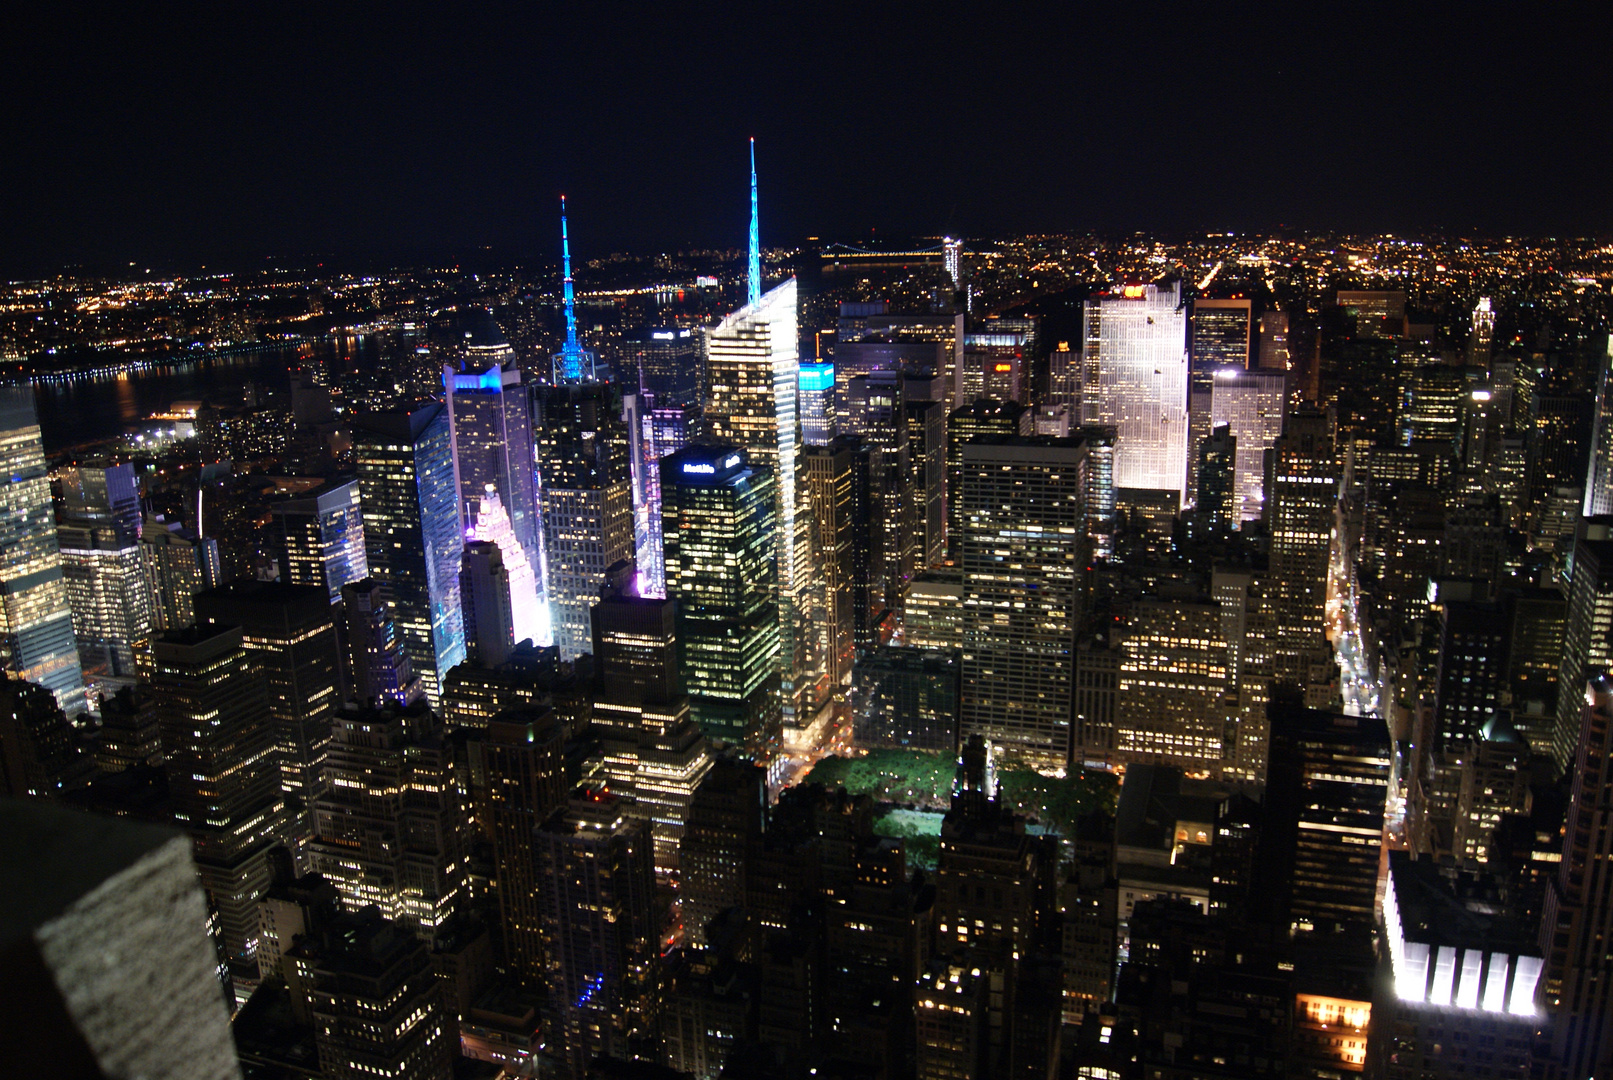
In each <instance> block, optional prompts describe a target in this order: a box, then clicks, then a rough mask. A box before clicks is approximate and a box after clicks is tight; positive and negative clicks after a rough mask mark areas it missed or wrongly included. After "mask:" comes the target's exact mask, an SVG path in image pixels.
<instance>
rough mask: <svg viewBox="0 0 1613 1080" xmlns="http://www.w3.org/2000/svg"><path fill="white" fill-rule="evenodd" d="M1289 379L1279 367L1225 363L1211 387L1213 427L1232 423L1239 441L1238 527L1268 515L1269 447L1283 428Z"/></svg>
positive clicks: (1235, 479)
mask: <svg viewBox="0 0 1613 1080" xmlns="http://www.w3.org/2000/svg"><path fill="white" fill-rule="evenodd" d="M1284 384H1285V379H1284V376H1283V373H1282V372H1280V371H1262V370H1259V369H1253V370H1244V369H1239V368H1221V369H1220V370H1218V371H1217V372H1216V373H1215V378H1214V384H1213V385H1212V387H1211V389H1210V427H1211V429H1212V430H1213V429H1214V428H1218V427H1220V426H1221V425H1222V424H1225V425H1227V426H1228V427H1229V428H1231V434H1232V437H1233V438H1234V439H1236V440H1237V456H1236V459H1235V461H1234V463H1233V467H1232V506H1230V507H1229V508H1228V509H1229V511H1230V513H1231V517H1232V523H1233V526H1234V527H1239V526H1241V525H1242V523H1243V522H1245V521H1254V520H1256V519H1258V518H1261V517H1263V516H1264V514H1265V497H1266V496H1265V486H1266V452H1267V451H1268V450H1270V449H1271V448H1272V447H1273V446H1275V445H1276V444H1277V439H1278V438H1279V437H1280V436H1281V435H1282V433H1283V399H1284Z"/></svg>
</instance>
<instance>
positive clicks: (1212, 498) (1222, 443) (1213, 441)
mask: <svg viewBox="0 0 1613 1080" xmlns="http://www.w3.org/2000/svg"><path fill="white" fill-rule="evenodd" d="M1237 452H1238V440H1237V439H1236V438H1235V437H1234V436H1233V434H1232V429H1231V428H1230V427H1229V426H1228V425H1226V424H1220V425H1218V426H1217V427H1216V428H1215V429H1214V430H1213V431H1211V433H1210V435H1209V437H1208V438H1205V439H1203V440H1202V441H1200V443H1199V445H1198V447H1197V453H1198V460H1199V463H1198V469H1197V470H1196V471H1197V475H1198V485H1197V490H1198V495H1197V500H1198V517H1199V518H1200V519H1201V520H1203V521H1204V522H1206V523H1208V524H1210V525H1213V526H1216V527H1219V528H1223V529H1226V528H1230V527H1231V526H1232V514H1231V506H1232V488H1233V476H1234V472H1235V470H1234V462H1235V459H1236V457H1237Z"/></svg>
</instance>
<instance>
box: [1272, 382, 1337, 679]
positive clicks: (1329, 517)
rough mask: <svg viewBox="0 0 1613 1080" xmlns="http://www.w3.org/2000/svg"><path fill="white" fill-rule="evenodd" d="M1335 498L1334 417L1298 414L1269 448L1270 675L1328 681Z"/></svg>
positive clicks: (1310, 413) (1321, 414) (1317, 414)
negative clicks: (1272, 629)
mask: <svg viewBox="0 0 1613 1080" xmlns="http://www.w3.org/2000/svg"><path fill="white" fill-rule="evenodd" d="M1338 495H1339V474H1338V467H1337V464H1336V462H1335V460H1334V456H1333V432H1332V423H1331V418H1330V417H1329V416H1328V415H1327V414H1325V413H1319V412H1296V413H1295V414H1294V415H1293V417H1291V418H1290V421H1289V424H1288V430H1287V432H1286V433H1285V434H1284V435H1283V437H1282V438H1280V439H1278V440H1277V445H1276V446H1275V447H1274V448H1273V451H1272V471H1271V490H1270V491H1269V492H1268V493H1267V496H1266V497H1267V501H1268V505H1269V507H1270V509H1269V510H1268V511H1267V514H1266V520H1267V530H1268V531H1269V533H1270V534H1271V580H1272V581H1273V583H1274V584H1275V585H1276V591H1275V593H1274V595H1273V597H1272V609H1273V612H1274V614H1275V617H1276V626H1275V631H1276V632H1275V642H1274V646H1273V650H1272V674H1273V675H1274V676H1276V677H1277V678H1278V679H1281V680H1284V681H1287V682H1291V683H1296V684H1298V685H1300V686H1305V687H1310V686H1312V685H1313V684H1315V683H1318V682H1321V683H1324V684H1325V683H1326V682H1328V681H1330V678H1329V677H1324V675H1323V672H1324V671H1325V669H1326V668H1327V667H1329V666H1331V664H1332V660H1331V655H1330V653H1329V652H1328V647H1327V639H1326V636H1325V630H1326V627H1325V625H1324V621H1325V610H1324V609H1325V604H1326V600H1327V567H1328V559H1329V557H1330V553H1331V550H1332V538H1333V514H1334V508H1335V505H1336V504H1337V502H1338ZM1313 700H1315V699H1314V696H1313Z"/></svg>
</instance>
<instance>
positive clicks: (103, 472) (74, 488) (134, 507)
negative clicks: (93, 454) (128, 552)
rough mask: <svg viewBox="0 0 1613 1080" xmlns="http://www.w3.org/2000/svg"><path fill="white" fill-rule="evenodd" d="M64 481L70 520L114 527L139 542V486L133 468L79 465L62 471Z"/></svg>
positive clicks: (63, 496) (65, 503)
mask: <svg viewBox="0 0 1613 1080" xmlns="http://www.w3.org/2000/svg"><path fill="white" fill-rule="evenodd" d="M61 481H62V503H63V506H64V509H65V510H66V512H67V516H68V517H70V518H75V519H78V520H82V521H93V522H96V523H97V524H101V523H111V524H115V525H117V526H118V528H120V529H122V530H123V532H124V533H125V534H126V535H128V536H131V537H133V538H135V539H136V540H138V539H139V538H140V525H141V513H140V482H139V481H138V480H137V479H135V474H134V466H133V465H132V464H129V463H128V462H124V463H123V464H121V465H76V466H72V467H70V468H66V469H63V470H62V471H61Z"/></svg>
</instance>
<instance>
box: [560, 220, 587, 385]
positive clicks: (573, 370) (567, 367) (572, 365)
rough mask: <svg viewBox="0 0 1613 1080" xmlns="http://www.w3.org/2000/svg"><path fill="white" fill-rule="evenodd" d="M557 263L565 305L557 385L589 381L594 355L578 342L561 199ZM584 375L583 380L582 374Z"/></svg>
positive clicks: (569, 241) (569, 256) (574, 301)
mask: <svg viewBox="0 0 1613 1080" xmlns="http://www.w3.org/2000/svg"><path fill="white" fill-rule="evenodd" d="M560 262H561V267H562V273H561V277H562V288H563V290H564V294H565V302H566V343H565V344H564V345H562V346H561V347H560V351H559V352H557V353H555V356H554V365H553V366H554V381H555V382H556V383H578V382H592V381H593V379H594V354H593V353H591V352H588V351H587V350H586V349H584V348H583V347H582V342H580V341H578V340H577V303H576V298H575V295H574V293H573V289H572V282H571V238H570V236H569V235H568V234H567V232H566V197H565V196H564V195H562V196H560ZM585 370H586V372H587V375H586V378H585V377H584V371H585Z"/></svg>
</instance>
